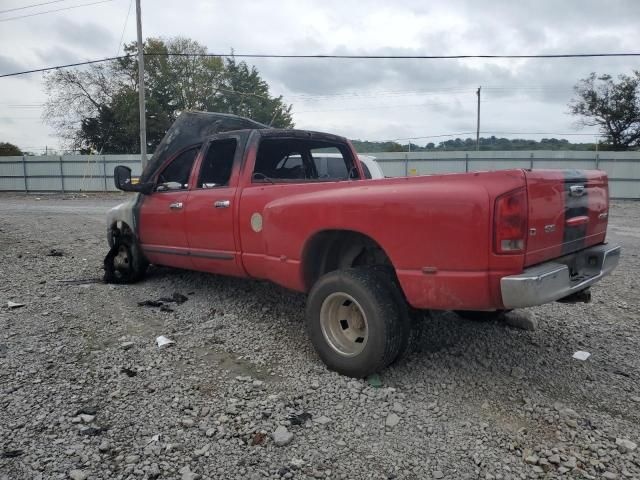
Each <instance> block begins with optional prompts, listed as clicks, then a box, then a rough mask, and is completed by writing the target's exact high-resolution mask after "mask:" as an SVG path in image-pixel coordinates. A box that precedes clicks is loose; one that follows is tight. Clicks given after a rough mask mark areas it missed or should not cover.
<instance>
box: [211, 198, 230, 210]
mask: <svg viewBox="0 0 640 480" xmlns="http://www.w3.org/2000/svg"><path fill="white" fill-rule="evenodd" d="M213 206H214V207H216V208H229V207H230V206H231V201H230V200H218V201H216V202H214V204H213Z"/></svg>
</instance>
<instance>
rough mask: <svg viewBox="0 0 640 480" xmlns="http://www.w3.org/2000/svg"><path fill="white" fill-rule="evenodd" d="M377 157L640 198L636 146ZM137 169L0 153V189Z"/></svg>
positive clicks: (100, 181) (86, 182)
mask: <svg viewBox="0 0 640 480" xmlns="http://www.w3.org/2000/svg"><path fill="white" fill-rule="evenodd" d="M367 155H372V156H374V157H376V159H377V160H378V162H379V163H380V166H381V167H382V170H383V171H384V173H385V175H387V176H391V177H395V176H403V175H429V174H435V173H452V172H470V171H478V170H503V169H506V168H533V169H541V168H559V169H601V170H604V171H606V172H607V174H608V175H609V183H610V187H611V188H610V192H611V197H613V198H637V199H640V152H607V151H604V152H598V153H596V152H574V151H549V150H527V151H506V152H460V151H451V152H411V153H404V152H393V153H372V154H367ZM116 165H127V166H128V167H130V168H131V170H132V171H133V175H140V156H139V155H65V156H48V157H31V156H26V157H0V191H1V190H5V191H23V192H47V191H57V192H77V191H113V190H115V188H114V186H113V168H114V167H115V166H116Z"/></svg>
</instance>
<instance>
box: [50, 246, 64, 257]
mask: <svg viewBox="0 0 640 480" xmlns="http://www.w3.org/2000/svg"><path fill="white" fill-rule="evenodd" d="M63 256H64V252H63V251H62V250H56V249H55V248H52V249H51V250H49V253H47V257H63Z"/></svg>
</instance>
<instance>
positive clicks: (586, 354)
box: [573, 350, 591, 362]
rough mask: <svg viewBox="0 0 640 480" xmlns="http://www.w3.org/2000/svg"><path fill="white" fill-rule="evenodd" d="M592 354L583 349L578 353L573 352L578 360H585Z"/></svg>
mask: <svg viewBox="0 0 640 480" xmlns="http://www.w3.org/2000/svg"><path fill="white" fill-rule="evenodd" d="M590 356H591V354H590V353H589V352H584V351H582V350H578V351H577V352H576V353H574V354H573V358H575V359H576V360H582V361H583V362H584V361H585V360H586V359H587V358H589V357H590Z"/></svg>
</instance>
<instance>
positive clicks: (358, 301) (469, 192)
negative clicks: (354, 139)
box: [105, 112, 620, 377]
mask: <svg viewBox="0 0 640 480" xmlns="http://www.w3.org/2000/svg"><path fill="white" fill-rule="evenodd" d="M327 154H330V155H333V156H335V155H339V156H340V157H341V158H342V160H343V161H342V162H331V163H330V165H331V166H330V167H328V166H327V163H326V162H325V163H324V166H323V167H322V168H320V167H319V163H318V162H317V159H318V158H320V157H326V155H327ZM114 177H115V183H116V186H117V187H118V188H119V189H121V190H125V191H134V192H138V194H137V195H136V196H135V198H133V199H132V200H130V201H129V202H126V203H124V204H121V205H119V206H117V207H115V208H114V209H112V210H111V211H110V212H109V214H108V225H107V228H108V241H109V245H110V247H111V249H110V251H109V254H108V255H107V257H106V258H105V271H106V273H105V277H106V280H107V281H112V282H123V283H124V282H133V281H137V280H139V279H141V278H142V277H143V276H144V274H145V271H146V269H147V267H148V265H149V264H156V265H164V266H169V267H178V268H185V269H191V270H199V271H204V272H211V273H217V274H223V275H234V276H239V277H251V278H258V279H268V280H271V281H273V282H275V283H277V284H279V285H282V286H284V287H287V288H290V289H294V290H298V291H300V292H306V293H307V294H308V299H307V311H306V322H307V330H308V332H309V336H310V338H311V341H312V342H313V345H314V347H315V349H316V351H317V352H318V354H319V356H320V357H321V358H322V360H323V361H324V362H325V363H326V364H327V365H328V367H329V368H331V369H333V370H336V371H338V372H340V373H343V374H346V375H350V376H355V377H363V376H366V375H368V374H371V373H373V372H376V371H379V370H381V369H382V368H384V367H386V366H387V365H389V364H390V363H391V362H393V361H394V360H395V359H396V358H398V357H399V355H401V354H402V353H403V351H404V350H405V349H406V348H407V345H408V344H409V339H410V337H411V334H412V328H414V322H415V321H416V320H415V319H416V318H418V316H419V315H418V313H419V312H420V311H424V310H432V309H438V310H455V311H458V312H460V313H461V315H463V316H464V315H468V316H472V315H473V316H480V315H482V316H491V315H498V314H500V313H501V312H504V311H505V310H509V309H514V308H518V307H529V306H533V305H540V304H544V303H548V302H552V301H555V300H565V301H587V300H588V298H589V293H588V289H589V287H590V286H591V285H592V284H593V283H595V282H597V281H598V280H600V279H601V278H602V277H603V276H605V275H607V274H608V273H610V272H611V271H612V270H613V269H614V268H615V267H616V265H617V263H618V260H619V256H620V248H619V247H617V246H612V245H608V244H606V243H605V237H606V233H607V220H608V208H609V199H608V196H609V195H608V184H607V176H606V174H605V173H604V172H601V171H578V170H571V171H567V170H564V171H563V170H535V171H532V170H522V169H514V170H503V171H495V172H474V173H465V174H448V175H433V176H421V177H408V178H406V177H403V178H388V179H379V180H367V179H366V178H365V174H364V171H363V169H362V165H361V164H360V162H359V160H358V155H357V154H356V152H355V151H354V149H353V147H352V146H351V144H350V143H349V141H348V140H346V139H345V138H342V137H338V136H335V135H330V134H326V133H318V132H310V131H300V130H279V129H272V128H269V127H267V126H265V125H262V124H259V123H256V122H253V121H251V120H248V119H244V118H241V117H236V116H232V115H223V114H215V113H196V112H187V113H183V114H182V115H181V116H180V117H179V118H178V119H177V120H176V122H175V123H174V125H173V126H172V127H171V129H170V130H169V131H168V132H167V134H166V136H165V138H164V139H163V141H162V142H161V144H160V145H159V147H158V148H157V150H156V151H155V153H154V155H153V157H152V158H151V160H150V162H149V164H148V165H147V167H146V168H145V170H144V172H143V173H142V176H141V178H140V181H139V182H138V183H137V184H133V183H132V182H131V171H130V169H128V168H127V167H124V166H119V167H116V169H115V171H114Z"/></svg>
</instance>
